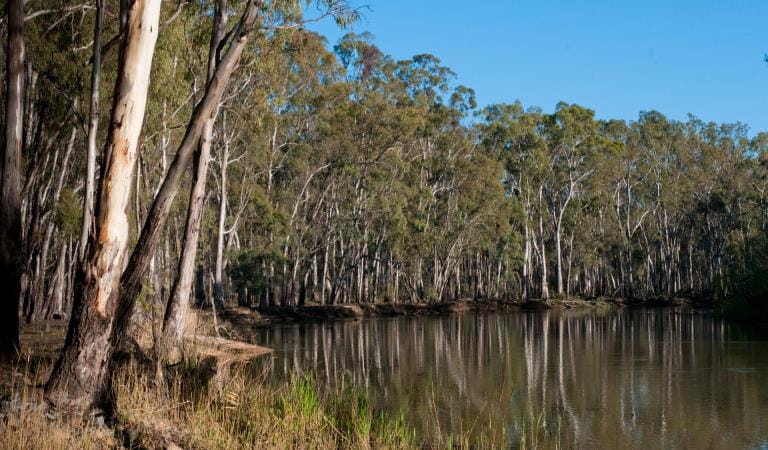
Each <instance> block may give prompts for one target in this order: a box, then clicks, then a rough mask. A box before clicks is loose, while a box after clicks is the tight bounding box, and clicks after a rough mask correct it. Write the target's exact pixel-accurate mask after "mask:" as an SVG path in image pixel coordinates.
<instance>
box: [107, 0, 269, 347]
mask: <svg viewBox="0 0 768 450" xmlns="http://www.w3.org/2000/svg"><path fill="white" fill-rule="evenodd" d="M260 4H261V2H259V1H257V0H249V1H248V3H247V5H246V7H245V12H244V13H243V15H242V17H241V19H240V22H239V23H238V25H237V27H236V28H235V29H234V30H233V31H232V32H231V35H232V38H231V40H230V44H229V47H228V48H227V51H226V53H225V54H224V55H223V57H222V58H221V61H220V63H219V64H218V66H216V70H215V72H214V74H213V77H212V78H211V80H210V82H209V83H208V85H207V87H206V90H205V93H204V94H203V98H202V99H201V100H200V102H199V103H198V104H197V105H196V106H195V109H194V111H193V113H192V117H191V118H190V120H189V123H188V124H187V130H186V132H185V134H184V138H183V139H182V142H181V144H180V145H179V148H178V150H177V152H176V157H175V158H174V160H173V162H172V163H171V165H170V167H169V168H168V172H167V174H166V176H165V178H164V179H163V181H162V184H161V186H160V189H159V190H158V193H157V195H156V196H155V200H154V201H153V202H152V205H151V206H150V210H149V212H148V214H147V218H146V220H145V222H144V226H143V228H142V231H141V235H140V236H139V239H138V242H137V244H136V247H135V248H134V250H133V253H131V257H130V259H129V260H128V265H127V266H126V268H125V270H124V271H123V275H122V277H121V279H120V292H119V295H120V299H119V301H118V307H119V314H118V319H119V320H118V322H117V324H116V326H115V328H114V330H113V333H112V334H113V341H116V340H117V339H119V338H120V337H122V336H123V335H124V334H125V330H126V329H127V327H128V323H129V320H130V318H131V315H132V313H133V307H134V305H135V302H136V297H137V296H138V293H139V291H140V289H141V282H142V280H143V278H144V276H145V275H146V272H147V269H148V268H149V263H150V261H151V259H152V255H153V254H154V253H155V250H156V248H157V246H158V245H159V243H160V238H161V235H162V231H163V229H164V227H165V224H166V221H167V219H168V215H169V213H170V209H171V206H172V205H173V200H174V198H175V197H176V193H177V192H178V189H179V186H180V184H181V177H182V175H183V174H184V172H185V171H186V168H187V166H188V165H189V162H190V159H191V158H192V154H193V153H194V151H195V149H196V148H197V145H198V143H199V140H200V138H201V136H202V133H203V128H204V125H205V123H206V122H207V121H208V120H210V118H211V115H212V114H213V112H214V110H215V108H216V107H217V106H218V105H219V102H220V101H221V96H222V95H223V93H224V91H225V89H226V87H227V84H228V83H229V79H230V77H231V75H232V72H234V70H235V68H236V67H237V64H238V62H239V60H240V55H241V53H242V51H243V49H244V48H245V44H246V42H247V38H248V35H249V34H250V33H251V32H252V31H253V29H254V27H255V25H254V24H255V21H256V18H257V16H258V7H259V5H260Z"/></svg>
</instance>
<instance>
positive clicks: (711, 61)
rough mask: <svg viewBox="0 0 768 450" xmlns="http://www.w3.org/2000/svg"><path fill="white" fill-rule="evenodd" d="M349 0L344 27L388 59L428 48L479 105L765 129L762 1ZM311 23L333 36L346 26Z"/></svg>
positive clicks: (766, 11) (767, 41)
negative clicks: (352, 17) (654, 113)
mask: <svg viewBox="0 0 768 450" xmlns="http://www.w3.org/2000/svg"><path fill="white" fill-rule="evenodd" d="M351 1H352V2H353V4H354V5H356V6H363V5H368V6H369V8H370V9H368V10H366V11H365V12H364V14H365V17H364V18H363V19H362V20H361V21H360V22H358V23H357V24H355V25H354V26H353V28H352V30H353V31H355V32H363V31H370V32H371V33H373V34H374V35H375V37H376V40H375V43H376V45H378V46H379V47H380V48H381V49H382V51H384V52H385V53H387V54H391V55H392V56H393V57H395V58H397V59H403V58H408V57H410V56H412V55H414V54H418V53H432V54H434V55H436V56H437V57H439V58H440V59H441V60H442V62H443V63H444V64H445V65H446V66H448V67H450V68H451V69H453V71H454V72H456V73H457V74H458V82H459V83H461V84H464V85H467V86H469V87H471V88H473V89H475V91H476V93H477V98H478V102H479V103H480V105H487V104H491V103H501V102H513V101H515V100H516V99H519V100H521V101H522V102H523V104H524V105H525V106H526V107H527V106H532V105H535V106H540V107H542V108H543V109H544V110H545V111H551V110H552V109H553V108H554V106H555V105H556V104H557V102H558V101H561V100H562V101H565V102H569V103H578V104H581V105H583V106H587V107H589V108H592V109H594V110H595V111H596V113H597V116H598V117H599V118H619V119H627V120H631V119H636V118H637V115H638V112H640V111H643V110H651V109H655V110H658V111H660V112H662V113H664V114H666V115H667V116H668V117H671V118H673V119H678V120H685V119H686V118H687V114H688V113H693V114H695V115H696V116H698V117H699V118H701V119H702V120H706V121H715V122H736V121H740V122H743V123H746V124H747V125H749V126H750V128H751V133H750V134H754V133H756V132H757V131H762V130H767V131H768V115H767V114H766V111H768V64H766V63H765V62H764V61H763V55H764V54H765V53H768V33H767V32H766V31H767V30H768V27H766V23H768V0H667V1H658V0H645V1H638V0H635V1H630V0H614V1H607V0H581V1H575V0H570V1H566V0H549V1H543V0H539V1H535V0H476V1H466V0H464V1H459V0H411V1H407V0H351ZM311 12H313V11H312V10H310V11H308V13H309V14H310V15H311ZM310 28H311V29H313V30H316V31H319V32H321V33H323V34H325V35H326V36H327V37H328V38H329V44H330V45H333V44H334V43H335V42H336V40H337V39H338V38H339V37H340V36H342V35H343V34H344V33H345V32H346V31H344V30H339V29H338V28H336V26H335V25H334V24H333V23H332V22H331V21H323V22H321V23H318V24H314V25H312V26H311V27H310ZM347 31H348V30H347Z"/></svg>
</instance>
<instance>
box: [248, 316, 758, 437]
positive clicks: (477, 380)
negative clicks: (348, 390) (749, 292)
mask: <svg viewBox="0 0 768 450" xmlns="http://www.w3.org/2000/svg"><path fill="white" fill-rule="evenodd" d="M259 333H260V334H259V335H258V336H257V337H258V339H257V342H258V343H260V344H263V345H267V346H270V347H273V348H275V349H276V353H275V356H274V358H273V359H272V360H271V361H270V362H269V363H266V364H268V367H267V369H266V370H268V371H269V372H271V374H272V375H273V376H274V377H275V378H277V379H279V378H282V377H285V376H286V375H285V374H288V373H291V372H293V371H295V370H301V371H313V372H314V373H315V377H316V378H317V379H318V380H320V381H321V382H328V383H330V384H332V385H336V386H339V385H344V384H349V383H353V384H355V385H356V386H358V387H360V388H361V389H365V390H366V391H367V392H368V393H369V395H370V397H371V398H372V400H373V401H374V403H375V405H376V406H377V407H378V408H381V409H387V410H393V411H402V412H403V413H404V414H405V417H406V419H407V421H408V422H409V423H410V424H411V425H413V426H415V427H416V429H417V432H418V435H419V436H420V437H421V438H422V439H430V437H433V436H436V435H446V434H449V435H457V434H461V433H464V434H474V435H478V434H482V433H488V432H489V430H490V429H493V430H495V432H499V431H500V430H503V431H502V432H503V433H504V436H505V439H507V441H508V442H509V443H511V444H512V445H513V446H514V445H515V443H517V442H519V436H520V433H521V430H522V429H523V427H526V426H530V424H531V423H532V422H535V421H536V420H538V421H539V423H541V422H542V421H549V423H548V425H547V426H548V428H549V429H554V428H557V429H559V430H560V432H559V433H560V434H559V435H560V439H561V440H562V442H564V443H565V444H564V445H565V446H567V447H578V448H696V449H704V448H727V449H732V448H768V336H766V334H765V333H764V332H761V331H759V330H757V329H754V328H749V327H743V326H741V325H739V324H735V323H732V322H728V321H725V320H721V319H717V318H713V317H711V316H708V315H701V314H694V313H690V312H687V311H685V310H675V309H629V308H625V309H620V310H616V311H610V312H595V311H564V312H558V311H547V312H534V313H516V312H512V313H503V314H487V313H464V314H457V315H452V316H448V317H405V318H394V319H370V320H360V321H337V322H324V323H313V324H306V323H305V324H296V325H288V326H280V327H274V328H269V329H264V330H262V331H260V332H259ZM262 364H264V363H262Z"/></svg>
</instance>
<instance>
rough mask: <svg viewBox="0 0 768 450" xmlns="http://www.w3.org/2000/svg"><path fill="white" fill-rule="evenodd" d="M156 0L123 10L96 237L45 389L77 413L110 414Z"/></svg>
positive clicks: (51, 397)
mask: <svg viewBox="0 0 768 450" xmlns="http://www.w3.org/2000/svg"><path fill="white" fill-rule="evenodd" d="M160 5H161V1H160V0H136V1H134V2H133V3H132V4H131V5H130V7H129V9H128V11H127V14H128V16H127V17H128V18H127V22H126V26H125V27H126V29H125V35H124V38H123V42H122V43H121V51H120V60H119V66H118V67H119V69H118V80H117V83H116V85H115V94H114V103H113V105H112V113H111V116H110V124H109V130H108V135H107V143H106V148H105V159H104V164H103V170H102V173H101V179H100V183H99V192H98V197H97V201H98V203H97V205H96V214H95V228H96V232H95V234H94V235H92V236H91V237H90V238H89V240H88V248H87V253H86V256H85V260H84V262H83V264H82V267H81V268H80V270H79V271H78V274H77V280H76V283H75V300H74V301H75V304H74V308H73V317H72V320H71V322H70V326H69V330H68V332H67V339H66V342H65V344H64V350H63V351H62V354H61V356H60V358H59V360H58V361H57V362H56V366H55V367H54V370H53V373H52V375H51V379H50V380H49V381H48V384H47V386H46V394H47V397H48V399H49V400H50V401H51V402H52V403H53V404H54V405H56V406H57V407H60V408H62V409H65V410H68V411H70V412H72V413H75V414H83V413H88V412H92V411H95V410H99V409H101V408H104V407H108V406H109V405H108V402H107V400H106V392H107V384H108V382H109V374H110V372H109V361H110V359H111V355H112V352H113V350H114V346H115V344H116V338H119V336H117V337H116V336H115V335H114V333H113V331H114V327H115V323H116V321H117V319H118V318H119V315H120V308H119V304H118V300H119V293H120V275H121V273H122V270H123V267H124V265H125V260H126V256H127V245H128V237H129V236H128V215H127V208H128V206H129V200H130V191H131V176H132V173H133V170H134V166H135V164H136V159H137V151H138V142H139V135H140V133H141V128H142V122H143V120H144V110H145V107H146V102H147V91H148V87H149V78H150V72H151V67H152V57H153V54H154V49H155V43H156V41H157V33H158V25H159V21H160Z"/></svg>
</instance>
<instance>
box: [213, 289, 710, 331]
mask: <svg viewBox="0 0 768 450" xmlns="http://www.w3.org/2000/svg"><path fill="white" fill-rule="evenodd" d="M686 305H687V306H692V307H696V308H699V309H711V308H712V306H711V305H710V304H708V303H702V302H698V301H695V300H691V299H685V298H679V297H653V298H637V299H623V298H608V297H599V298H594V299H584V298H576V297H573V298H568V299H549V300H546V301H542V300H530V301H520V300H458V301H452V302H439V303H371V304H360V305H318V304H307V305H303V306H271V307H260V308H246V307H235V308H227V309H225V310H223V311H220V312H219V316H220V317H219V318H220V319H221V320H223V321H224V322H225V323H227V324H228V325H230V326H231V327H232V328H234V329H237V330H240V331H242V330H246V329H249V328H260V327H268V326H271V325H274V324H279V323H285V322H312V321H325V320H343V319H348V320H359V319H362V318H374V317H402V316H444V315H449V314H455V313H461V312H467V311H476V312H478V311H480V312H503V311H536V310H547V309H561V310H562V309H593V310H607V309H611V308H621V307H654V308H658V307H676V306H686ZM205 314H211V312H210V311H208V312H205Z"/></svg>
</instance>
